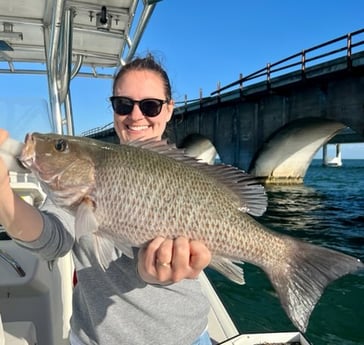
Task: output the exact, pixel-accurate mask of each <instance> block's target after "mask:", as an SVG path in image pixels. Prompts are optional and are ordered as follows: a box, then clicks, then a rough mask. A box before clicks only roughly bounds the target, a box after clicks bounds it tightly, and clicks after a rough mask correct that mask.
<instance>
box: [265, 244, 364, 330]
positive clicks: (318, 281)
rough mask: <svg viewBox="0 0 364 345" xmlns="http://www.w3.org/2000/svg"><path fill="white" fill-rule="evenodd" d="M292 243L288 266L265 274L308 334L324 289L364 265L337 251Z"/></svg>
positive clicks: (298, 323) (301, 328) (298, 325)
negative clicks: (310, 319) (307, 329)
mask: <svg viewBox="0 0 364 345" xmlns="http://www.w3.org/2000/svg"><path fill="white" fill-rule="evenodd" d="M288 241H290V242H291V241H292V239H288ZM291 243H292V245H291ZM291 243H289V246H290V247H291V248H292V252H291V253H290V255H288V261H287V264H284V265H278V266H279V267H277V266H276V267H273V268H272V269H270V270H268V269H266V270H265V271H266V273H267V274H268V276H269V278H270V280H271V282H272V284H273V286H274V288H275V290H276V291H277V293H278V295H279V298H280V301H281V304H282V306H283V308H284V309H285V311H286V313H287V314H288V316H289V318H290V319H291V321H292V322H293V324H294V325H295V326H296V327H297V328H298V329H299V330H300V331H301V332H305V331H306V328H307V325H308V320H309V318H310V315H311V313H312V311H313V309H314V307H315V305H316V303H317V301H318V300H319V298H320V297H321V295H322V293H323V290H324V289H325V287H326V286H327V285H328V284H329V283H330V282H332V281H334V280H335V279H338V278H340V277H342V276H344V275H346V274H348V273H353V272H355V271H358V270H362V269H364V264H363V263H362V262H361V261H360V260H359V259H356V258H354V257H351V256H349V255H346V254H343V253H340V252H337V251H335V250H331V249H327V248H323V247H319V246H316V245H313V244H309V243H305V242H301V241H296V240H293V241H292V242H291Z"/></svg>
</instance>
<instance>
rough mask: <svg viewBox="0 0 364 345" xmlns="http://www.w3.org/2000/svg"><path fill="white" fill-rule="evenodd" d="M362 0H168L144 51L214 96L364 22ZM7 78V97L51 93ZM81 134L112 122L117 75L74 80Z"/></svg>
mask: <svg viewBox="0 0 364 345" xmlns="http://www.w3.org/2000/svg"><path fill="white" fill-rule="evenodd" d="M363 13H364V1H362V0H335V1H330V0H319V1H317V0H316V1H313V0H306V1H295V0H290V1H289V0H280V1H274V0H255V1H247V0H226V1H224V2H220V1H211V0H183V1H182V0H162V1H160V2H159V3H158V4H157V7H156V9H155V11H154V13H153V16H152V18H151V20H150V21H149V24H148V27H147V30H146V32H145V33H144V35H143V37H142V40H141V42H140V45H139V49H138V50H137V53H138V54H144V53H146V52H152V53H153V54H154V55H156V56H157V57H158V58H159V59H160V60H161V61H162V63H163V66H164V67H165V68H166V70H167V72H168V73H169V76H170V79H171V82H172V88H173V96H174V98H175V99H176V100H177V101H179V100H183V99H184V96H185V95H187V96H188V98H197V97H198V96H199V92H200V89H202V92H203V95H204V96H207V95H209V94H210V92H212V91H214V90H215V89H216V86H217V83H218V82H220V83H221V85H222V86H223V85H225V84H228V83H230V82H232V81H235V80H236V79H238V77H239V74H240V73H243V74H244V75H247V74H250V73H252V72H254V71H256V70H258V69H261V68H263V67H264V66H265V65H266V64H267V63H269V62H276V61H278V60H281V59H283V58H285V57H287V56H289V55H292V54H295V53H298V52H300V51H301V50H302V49H306V48H310V47H312V46H315V45H317V44H320V43H323V42H325V41H328V40H330V39H333V38H336V37H338V36H341V35H344V34H347V33H349V32H352V31H356V30H358V29H361V28H362V27H363V26H364V19H363V18H364V17H363ZM27 79H29V77H28V78H24V77H22V76H17V77H16V78H14V77H13V76H12V78H9V77H7V76H3V75H2V76H1V78H0V88H1V90H2V91H1V95H0V100H1V98H3V97H10V98H11V97H17V96H18V95H19V94H23V95H24V96H25V97H27V98H28V99H29V100H32V99H33V98H40V97H43V98H44V97H46V96H47V86H46V84H45V80H44V78H42V77H39V76H35V77H33V78H31V80H30V82H29V80H27ZM71 91H72V100H73V102H74V106H73V111H74V114H75V117H76V120H75V131H76V134H79V133H81V132H83V131H84V130H87V129H89V128H93V127H97V126H102V125H104V124H106V123H109V122H111V121H112V111H111V108H110V105H109V103H108V101H107V99H108V97H109V95H110V92H111V81H109V80H88V79H84V78H75V79H74V80H73V81H72V84H71ZM343 156H344V158H350V157H356V158H363V159H364V144H361V145H344V147H343Z"/></svg>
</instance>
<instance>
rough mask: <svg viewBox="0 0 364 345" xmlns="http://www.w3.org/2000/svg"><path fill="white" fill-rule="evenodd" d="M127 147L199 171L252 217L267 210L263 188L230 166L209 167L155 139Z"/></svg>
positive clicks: (242, 172) (170, 145)
mask: <svg viewBox="0 0 364 345" xmlns="http://www.w3.org/2000/svg"><path fill="white" fill-rule="evenodd" d="M128 145H130V146H134V147H139V148H142V149H146V150H150V151H153V152H157V153H159V154H163V155H166V156H168V157H171V158H173V159H175V160H178V161H182V162H183V163H185V164H188V165H190V166H193V167H195V168H197V169H200V170H201V171H203V172H204V173H206V174H208V175H209V176H210V177H212V178H214V179H216V180H217V181H218V182H219V183H221V184H223V185H224V186H225V187H227V188H228V189H229V190H230V192H231V193H233V195H234V196H235V197H237V200H238V202H237V207H238V209H239V210H240V211H242V212H246V213H249V214H251V215H253V216H261V215H262V214H263V213H264V212H265V211H266V209H267V195H266V193H265V190H264V187H263V186H262V185H261V184H259V183H258V181H257V180H256V179H255V178H254V177H253V176H252V175H250V174H247V173H246V172H244V171H242V170H240V169H238V168H236V167H233V166H231V165H225V164H218V165H209V164H207V163H205V162H202V161H199V160H197V159H195V158H193V157H190V156H187V155H186V154H185V152H184V150H183V149H178V148H176V146H175V145H174V144H169V143H167V141H166V140H157V139H155V138H153V139H148V140H136V141H132V142H129V143H128Z"/></svg>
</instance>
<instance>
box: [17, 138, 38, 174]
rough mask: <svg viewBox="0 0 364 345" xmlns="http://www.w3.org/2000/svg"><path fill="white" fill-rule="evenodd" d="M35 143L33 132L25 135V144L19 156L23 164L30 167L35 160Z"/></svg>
mask: <svg viewBox="0 0 364 345" xmlns="http://www.w3.org/2000/svg"><path fill="white" fill-rule="evenodd" d="M34 147H35V143H34V140H33V138H32V135H31V134H27V136H26V137H25V145H24V146H23V149H22V151H21V153H20V155H19V156H18V160H19V161H20V162H21V164H22V165H23V166H24V167H26V168H28V169H30V168H31V167H32V165H33V164H34V160H35V151H34Z"/></svg>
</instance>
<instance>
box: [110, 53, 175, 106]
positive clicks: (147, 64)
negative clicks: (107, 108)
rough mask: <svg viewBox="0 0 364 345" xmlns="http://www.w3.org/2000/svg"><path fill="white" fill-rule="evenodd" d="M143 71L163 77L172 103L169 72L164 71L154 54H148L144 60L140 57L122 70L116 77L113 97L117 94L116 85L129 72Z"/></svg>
mask: <svg viewBox="0 0 364 345" xmlns="http://www.w3.org/2000/svg"><path fill="white" fill-rule="evenodd" d="M141 70H148V71H153V72H155V73H157V74H159V75H160V76H161V78H162V80H163V83H164V89H165V93H166V99H167V101H170V100H171V99H172V91H171V84H170V82H169V78H168V75H167V72H166V71H165V70H164V69H163V67H162V66H161V64H160V63H158V62H157V61H156V60H155V58H154V57H153V55H152V54H148V55H147V56H146V57H144V58H139V57H138V58H135V59H134V60H132V61H130V62H129V63H127V64H126V65H124V66H122V67H121V68H120V70H119V71H118V72H117V74H116V75H115V77H114V82H113V85H112V92H113V95H114V94H115V86H116V83H117V81H118V80H119V79H120V78H122V77H123V76H124V75H125V74H126V73H127V72H129V71H141Z"/></svg>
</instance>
